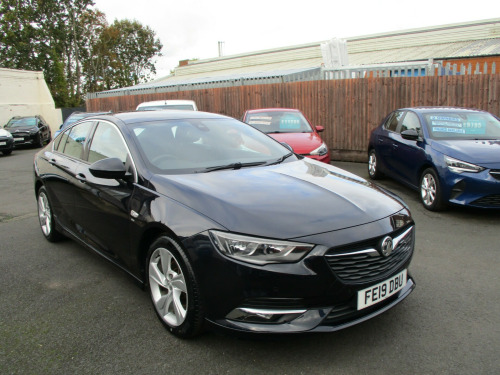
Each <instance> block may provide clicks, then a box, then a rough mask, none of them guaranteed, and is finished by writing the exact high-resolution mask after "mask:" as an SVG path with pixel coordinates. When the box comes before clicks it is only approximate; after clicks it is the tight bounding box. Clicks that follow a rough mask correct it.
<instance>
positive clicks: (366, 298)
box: [358, 270, 408, 310]
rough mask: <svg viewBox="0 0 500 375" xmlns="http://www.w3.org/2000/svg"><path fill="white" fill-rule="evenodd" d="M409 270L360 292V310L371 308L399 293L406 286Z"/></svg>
mask: <svg viewBox="0 0 500 375" xmlns="http://www.w3.org/2000/svg"><path fill="white" fill-rule="evenodd" d="M407 273H408V272H407V270H404V271H402V272H400V273H398V274H397V275H394V276H392V277H391V278H389V279H387V280H385V281H382V282H381V283H378V284H376V285H372V286H371V287H369V288H366V289H363V290H360V291H359V292H358V310H361V309H364V308H366V307H370V306H372V305H375V304H376V303H379V302H380V301H383V300H385V299H387V298H389V297H390V296H392V295H393V294H395V293H397V292H399V291H400V290H401V289H403V287H404V286H405V285H406V276H407Z"/></svg>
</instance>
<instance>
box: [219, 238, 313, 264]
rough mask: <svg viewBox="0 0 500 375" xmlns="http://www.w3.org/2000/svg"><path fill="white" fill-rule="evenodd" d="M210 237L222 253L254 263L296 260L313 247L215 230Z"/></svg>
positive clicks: (290, 261)
mask: <svg viewBox="0 0 500 375" xmlns="http://www.w3.org/2000/svg"><path fill="white" fill-rule="evenodd" d="M210 237H211V238H212V241H213V242H214V244H215V246H217V248H218V249H219V250H220V251H221V253H223V254H224V255H227V256H229V257H231V258H235V259H238V260H241V261H244V262H249V263H255V264H267V263H292V262H296V261H298V260H299V259H301V258H302V257H303V256H304V255H306V254H307V253H308V252H309V251H310V250H311V249H312V248H313V247H314V245H310V244H304V243H298V242H288V241H277V240H268V239H265V238H257V237H249V236H242V235H239V234H233V233H227V232H219V231H215V230H211V231H210Z"/></svg>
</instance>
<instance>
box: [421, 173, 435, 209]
mask: <svg viewBox="0 0 500 375" xmlns="http://www.w3.org/2000/svg"><path fill="white" fill-rule="evenodd" d="M436 192H437V186H436V180H435V179H434V176H433V175H432V174H430V173H427V174H425V175H424V177H423V178H422V183H421V185H420V193H421V194H422V201H423V202H424V204H425V205H426V206H432V204H433V203H434V200H435V199H436Z"/></svg>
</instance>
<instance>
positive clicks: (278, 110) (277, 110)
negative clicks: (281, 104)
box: [247, 108, 300, 113]
mask: <svg viewBox="0 0 500 375" xmlns="http://www.w3.org/2000/svg"><path fill="white" fill-rule="evenodd" d="M259 112H300V111H299V110H298V109H296V108H258V109H249V110H247V113H259Z"/></svg>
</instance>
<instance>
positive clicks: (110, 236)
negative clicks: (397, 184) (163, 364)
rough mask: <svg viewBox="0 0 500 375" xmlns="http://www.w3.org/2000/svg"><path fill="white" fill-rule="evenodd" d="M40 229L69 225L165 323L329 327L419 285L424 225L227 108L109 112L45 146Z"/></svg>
mask: <svg viewBox="0 0 500 375" xmlns="http://www.w3.org/2000/svg"><path fill="white" fill-rule="evenodd" d="M34 177H35V180H34V183H35V193H36V197H37V201H38V213H39V219H40V225H41V229H42V233H43V235H44V236H45V237H46V239H47V240H49V241H56V240H58V239H59V238H60V237H61V236H62V235H65V236H68V237H71V238H73V239H75V240H77V241H78V242H80V243H81V244H83V245H84V246H86V247H87V248H89V249H91V250H93V251H95V252H97V253H98V254H100V255H101V256H103V257H104V258H106V259H108V260H109V261H111V262H113V263H115V264H116V265H117V266H119V267H120V268H122V269H123V270H125V271H126V272H128V273H129V274H130V275H131V276H132V277H134V278H135V279H136V280H138V281H139V282H140V283H142V284H143V285H145V286H147V289H148V290H149V292H150V296H151V300H152V303H153V305H154V307H155V311H156V313H157V315H158V317H159V318H160V320H161V321H162V322H163V324H164V325H165V326H166V327H167V329H168V330H169V331H170V332H172V333H174V334H175V335H177V336H179V337H191V336H194V335H196V334H198V333H200V332H201V330H202V328H203V327H204V326H205V325H209V326H211V327H222V328H225V329H228V330H233V331H239V332H252V333H295V332H311V331H316V332H327V331H334V330H338V329H341V328H345V327H348V326H351V325H353V324H356V323H359V322H362V321H364V320H366V319H369V318H371V317H374V316H376V315H378V314H380V313H382V312H384V311H386V310H387V309H389V308H391V307H393V306H394V305H396V304H397V303H399V302H401V301H402V300H403V299H404V298H405V297H406V296H408V294H409V293H410V292H411V291H412V290H413V288H414V286H415V284H414V281H413V278H412V277H411V275H410V273H409V272H408V267H409V264H410V260H411V258H412V254H413V249H414V241H415V225H414V222H413V220H412V217H411V214H410V212H409V211H408V208H407V206H406V205H405V204H404V203H403V202H402V201H401V200H400V199H399V198H398V197H396V196H394V195H393V194H391V193H390V192H388V191H385V190H383V189H382V188H380V187H377V186H376V185H373V184H372V183H370V182H367V181H366V180H364V179H362V178H360V177H358V176H356V175H353V174H350V173H348V172H346V171H343V170H341V169H338V168H335V167H333V166H330V165H327V164H325V163H319V162H316V161H314V160H311V159H306V158H304V157H301V156H299V155H295V154H293V153H291V152H290V151H289V150H288V149H287V148H286V147H284V146H283V145H281V144H280V143H278V142H277V141H275V140H273V139H272V138H270V137H268V136H267V135H265V134H263V133H261V132H259V131H258V130H256V129H254V128H252V127H250V126H248V125H246V124H244V123H242V122H239V121H237V120H234V119H232V118H228V117H225V116H220V115H215V114H210V113H203V112H186V111H154V112H134V113H121V114H113V115H103V116H97V117H93V118H92V119H88V120H83V121H81V122H79V123H77V124H74V125H72V126H70V127H69V128H68V129H66V130H64V131H63V132H62V133H61V134H60V135H59V136H57V137H56V138H55V139H54V140H53V141H52V142H51V143H50V144H49V145H48V146H46V147H45V148H44V149H43V150H41V151H40V152H38V154H37V155H36V157H35V162H34Z"/></svg>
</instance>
